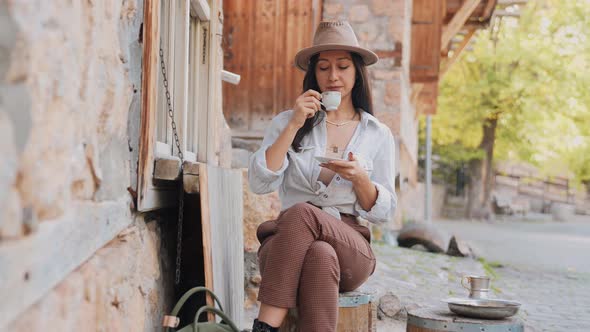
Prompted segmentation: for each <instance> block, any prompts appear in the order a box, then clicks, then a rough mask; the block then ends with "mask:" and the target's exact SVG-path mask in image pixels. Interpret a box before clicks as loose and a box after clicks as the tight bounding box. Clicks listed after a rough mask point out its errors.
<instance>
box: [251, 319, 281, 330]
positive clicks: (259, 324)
mask: <svg viewBox="0 0 590 332" xmlns="http://www.w3.org/2000/svg"><path fill="white" fill-rule="evenodd" d="M252 332H279V328H278V327H272V326H270V325H268V324H266V323H265V322H261V321H259V320H258V319H255V320H254V324H252Z"/></svg>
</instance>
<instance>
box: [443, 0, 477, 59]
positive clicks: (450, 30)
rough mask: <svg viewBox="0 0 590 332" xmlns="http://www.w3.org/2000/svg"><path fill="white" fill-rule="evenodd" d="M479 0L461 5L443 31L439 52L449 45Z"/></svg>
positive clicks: (468, 1)
mask: <svg viewBox="0 0 590 332" xmlns="http://www.w3.org/2000/svg"><path fill="white" fill-rule="evenodd" d="M480 2H481V0H465V2H463V4H462V5H461V8H460V9H459V11H457V13H456V14H455V15H454V16H453V18H452V19H451V22H449V24H448V25H446V26H445V27H444V29H443V33H442V38H441V50H442V49H443V48H445V47H447V45H448V44H449V42H450V41H451V38H453V36H454V35H455V34H456V33H457V32H459V30H461V28H462V27H463V25H464V24H465V22H467V19H468V18H469V17H470V16H471V14H473V11H474V10H475V8H476V7H477V5H479V3H480Z"/></svg>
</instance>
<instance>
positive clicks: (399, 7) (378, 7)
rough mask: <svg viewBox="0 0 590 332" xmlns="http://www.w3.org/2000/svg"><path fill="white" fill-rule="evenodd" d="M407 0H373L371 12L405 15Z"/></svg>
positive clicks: (383, 14) (386, 14) (384, 14)
mask: <svg viewBox="0 0 590 332" xmlns="http://www.w3.org/2000/svg"><path fill="white" fill-rule="evenodd" d="M404 1H405V0H372V1H371V12H372V13H373V15H376V16H403V15H404V10H405V7H404Z"/></svg>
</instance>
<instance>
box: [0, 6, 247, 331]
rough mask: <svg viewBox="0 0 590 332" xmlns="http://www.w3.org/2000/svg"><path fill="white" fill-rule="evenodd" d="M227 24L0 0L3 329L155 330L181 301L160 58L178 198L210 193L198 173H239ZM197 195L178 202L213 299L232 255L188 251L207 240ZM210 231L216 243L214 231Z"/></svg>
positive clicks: (196, 13) (186, 282)
mask: <svg viewBox="0 0 590 332" xmlns="http://www.w3.org/2000/svg"><path fill="white" fill-rule="evenodd" d="M222 21H223V14H222V8H221V1H220V0H210V1H190V0H178V1H167V0H161V1H160V0H100V1H61V0H56V1H14V0H7V1H1V2H0V136H1V140H0V153H1V154H2V158H0V294H2V301H1V304H0V330H4V329H5V328H6V329H7V330H8V329H10V330H15V331H38V330H46V329H48V328H49V329H50V330H54V331H73V330H82V331H94V330H95V331H123V330H126V331H153V330H159V329H160V328H161V327H160V326H161V320H162V316H163V314H164V313H165V312H167V311H169V310H171V306H172V305H173V302H174V301H175V299H176V298H177V297H178V292H176V293H175V287H174V284H175V264H174V261H175V255H176V238H177V208H175V207H176V206H177V205H178V200H179V196H178V184H177V182H178V181H177V180H178V178H179V176H178V175H179V171H180V159H179V154H178V149H177V148H176V145H175V141H174V135H173V133H172V130H171V129H172V128H171V122H170V118H169V117H168V112H167V107H166V104H167V100H166V97H165V93H164V85H163V82H162V73H161V66H160V65H161V64H160V58H159V48H160V47H161V48H162V50H163V52H164V58H165V61H164V62H165V67H166V69H167V75H168V77H167V78H168V87H169V90H170V94H171V105H172V106H173V109H174V112H175V115H174V116H175V123H176V125H177V129H178V135H179V138H180V144H181V149H182V151H183V152H184V155H183V157H184V161H185V174H186V172H187V170H189V171H190V170H193V171H192V173H191V174H186V175H185V176H184V179H185V187H187V186H188V188H187V191H188V192H189V193H190V192H196V190H195V189H191V187H190V185H192V186H193V187H197V188H198V187H199V185H201V187H202V186H203V184H205V185H207V183H206V182H205V183H204V182H203V181H201V180H199V182H198V183H195V178H197V177H196V176H194V175H195V174H198V173H199V172H198V171H196V172H195V171H194V169H195V167H197V168H198V167H201V168H203V172H206V171H207V170H208V169H211V170H212V172H214V171H215V170H217V169H221V167H224V166H225V167H228V166H229V165H230V163H231V161H230V158H231V156H230V152H231V150H230V149H231V148H230V144H229V142H230V141H229V136H228V131H227V125H225V121H224V120H223V116H222V112H221V107H222V104H221V69H222V68H223V67H222V63H223V58H222V51H221V38H220V35H221V31H222ZM187 69H190V70H187ZM238 175H239V174H238ZM224 176H225V175H224ZM225 178H228V179H234V178H235V176H234V177H232V176H231V174H229V175H228V176H225ZM187 179H188V180H187ZM237 179H238V180H239V181H238V182H236V183H235V184H236V185H238V186H239V187H241V178H240V177H239V176H238V178H237ZM187 181H188V183H187ZM190 181H192V182H193V183H191V182H190ZM215 181H216V174H212V173H210V174H209V182H212V183H213V184H215ZM239 187H238V188H239ZM205 189H206V188H205ZM201 191H203V188H201ZM205 191H206V190H205ZM203 196H204V195H203V194H202V193H201V194H196V195H194V194H187V195H185V206H188V208H187V212H186V213H185V230H187V231H186V232H185V234H184V237H183V238H184V240H185V243H186V242H188V243H189V244H190V245H193V246H195V245H199V244H200V245H202V246H203V248H205V247H208V249H209V252H208V253H209V256H208V257H204V258H203V257H201V264H203V265H200V266H199V265H198V264H197V263H195V264H196V266H197V268H196V269H197V270H201V271H200V272H201V274H202V273H203V270H207V271H205V272H208V273H210V274H209V275H207V276H206V277H205V279H206V280H200V283H201V284H205V283H207V284H208V285H210V286H212V280H213V278H215V277H216V276H217V275H218V274H219V272H218V270H217V269H218V267H217V266H211V264H210V263H211V262H210V261H211V257H215V256H216V255H218V254H220V250H221V251H223V250H224V249H219V250H218V248H217V245H216V244H215V243H214V241H211V242H213V244H207V243H203V242H207V241H206V239H205V237H203V238H202V239H199V240H198V241H197V240H195V241H193V239H191V238H190V236H191V235H193V236H194V235H199V237H200V234H201V233H200V230H199V229H197V230H196V231H195V230H194V229H192V228H194V227H193V226H194V225H200V224H199V223H198V221H199V220H200V219H201V218H200V215H198V214H197V215H196V216H195V215H194V211H193V212H191V211H190V209H191V208H192V209H193V210H195V209H197V210H206V209H207V208H209V206H199V200H200V199H202V198H203ZM208 199H209V201H210V204H211V206H214V205H215V204H216V203H215V202H216V198H215V193H213V194H212V195H211V196H210V197H208ZM148 211H149V212H148ZM234 212H236V213H241V204H240V208H239V209H237V210H236V211H234ZM191 213H192V214H191ZM211 218H212V220H215V218H220V216H219V215H218V214H214V213H213V212H212V213H211ZM208 220H209V219H208ZM195 221H197V222H195ZM238 223H241V222H240V221H238ZM204 224H205V222H203V225H204ZM200 226H202V225H200ZM209 226H211V227H209ZM191 227H192V228H191ZM207 227H209V228H210V229H209V233H208V234H207V235H209V236H210V237H211V238H214V237H215V236H216V235H215V222H212V223H211V224H207ZM189 232H192V234H187V233H189ZM240 234H241V232H240ZM240 241H241V235H240V237H239V238H238V241H237V242H236V244H237V245H238V246H239V247H240V249H239V250H238V249H234V250H233V252H236V253H237V255H236V257H238V258H239V259H240V260H241V257H242V256H241V245H240V243H241V242H240ZM197 249H198V248H197ZM195 250H196V249H195ZM189 252H190V251H189ZM198 255H201V256H204V254H203V249H200V250H197V251H196V254H195V255H194V257H196V256H198ZM203 260H204V263H203ZM197 261H198V260H197ZM185 265H190V262H184V261H183V266H185ZM184 270H185V271H183V272H182V273H183V276H184V275H185V272H186V273H187V275H188V272H189V270H190V269H189V268H185V269H184ZM240 271H241V270H240ZM197 272H199V271H197ZM212 276H213V277H212ZM207 280H208V281H207ZM237 280H238V285H239V287H238V291H237V292H235V294H234V295H233V296H237V297H238V298H240V296H242V295H241V294H242V293H241V291H240V290H243V286H242V282H241V280H242V278H241V275H240V276H238V277H237ZM192 281H194V280H190V279H189V278H188V277H187V278H182V279H181V282H180V286H179V288H178V291H182V290H183V288H186V287H188V286H191V282H192ZM219 285H221V283H220V284H219ZM217 288H221V287H220V286H217ZM221 291H223V290H221ZM230 302H231V301H230ZM237 302H238V303H237V305H238V306H239V307H241V306H242V302H243V300H241V299H240V300H238V301H237ZM226 304H228V303H226ZM228 305H229V307H231V303H229V304H228ZM230 310H231V309H230Z"/></svg>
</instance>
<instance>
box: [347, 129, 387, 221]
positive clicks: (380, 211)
mask: <svg viewBox="0 0 590 332" xmlns="http://www.w3.org/2000/svg"><path fill="white" fill-rule="evenodd" d="M384 131H385V132H386V134H385V135H387V138H386V140H385V142H384V144H383V148H381V149H380V150H379V151H378V152H377V154H376V156H375V158H374V159H373V172H372V173H371V181H372V182H373V184H374V185H375V188H376V189H377V200H376V201H375V205H373V207H372V208H371V209H370V210H369V211H365V210H363V208H362V207H361V205H360V204H359V202H358V201H357V202H356V203H355V210H356V211H357V212H358V214H359V216H360V217H362V218H364V219H367V220H368V221H369V222H372V223H375V224H382V223H386V222H388V221H390V220H392V219H393V215H394V213H395V209H396V207H397V196H396V194H395V142H394V140H393V135H392V134H391V131H390V130H389V129H387V130H384Z"/></svg>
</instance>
